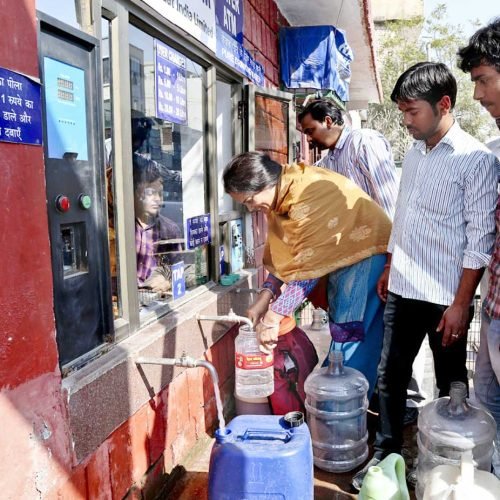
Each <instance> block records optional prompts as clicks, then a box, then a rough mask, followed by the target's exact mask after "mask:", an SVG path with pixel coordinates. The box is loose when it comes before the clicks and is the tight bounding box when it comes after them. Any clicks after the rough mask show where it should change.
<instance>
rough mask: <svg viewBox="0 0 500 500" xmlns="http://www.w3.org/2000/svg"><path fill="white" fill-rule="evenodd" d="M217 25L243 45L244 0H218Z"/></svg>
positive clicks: (216, 7)
mask: <svg viewBox="0 0 500 500" xmlns="http://www.w3.org/2000/svg"><path fill="white" fill-rule="evenodd" d="M215 15H216V19H215V20H216V23H217V24H216V26H217V28H220V29H221V30H222V31H225V32H226V33H227V34H228V35H229V36H230V37H232V38H233V39H234V40H236V41H237V42H238V43H239V44H241V45H243V2H242V0H217V2H215Z"/></svg>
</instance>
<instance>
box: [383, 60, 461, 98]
mask: <svg viewBox="0 0 500 500" xmlns="http://www.w3.org/2000/svg"><path fill="white" fill-rule="evenodd" d="M445 95H447V96H448V97H449V98H450V101H451V107H452V108H453V107H454V106H455V101H456V98H457V81H456V80H455V77H454V76H453V74H452V73H451V71H450V70H449V68H448V67H447V66H446V65H445V64H443V63H435V62H421V63H417V64H415V65H413V66H412V67H411V68H409V69H407V70H406V71H405V72H404V73H403V74H402V75H401V76H400V77H399V78H398V81H397V82H396V85H395V86H394V90H393V91H392V94H391V100H392V101H394V102H398V101H403V102H407V101H413V100H416V99H418V100H421V101H427V102H428V103H429V104H430V105H431V106H432V107H433V108H434V106H435V105H436V104H437V103H438V102H439V101H440V100H441V99H442V98H443V97H444V96H445Z"/></svg>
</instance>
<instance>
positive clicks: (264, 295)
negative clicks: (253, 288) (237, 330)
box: [246, 289, 273, 327]
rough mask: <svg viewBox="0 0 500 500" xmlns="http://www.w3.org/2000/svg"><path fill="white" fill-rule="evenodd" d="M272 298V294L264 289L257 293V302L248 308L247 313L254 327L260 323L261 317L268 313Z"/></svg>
mask: <svg viewBox="0 0 500 500" xmlns="http://www.w3.org/2000/svg"><path fill="white" fill-rule="evenodd" d="M272 298H273V296H272V294H271V293H270V292H268V291H266V290H265V289H264V290H262V291H261V292H260V293H259V295H257V299H256V300H255V302H254V303H253V304H252V305H251V306H250V307H249V308H248V309H247V312H246V315H247V317H248V318H249V319H250V320H251V322H252V323H253V326H254V327H256V326H257V325H258V323H259V321H260V320H261V318H262V317H263V316H264V314H266V312H267V310H268V309H269V304H270V303H271V299H272Z"/></svg>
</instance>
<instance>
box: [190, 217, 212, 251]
mask: <svg viewBox="0 0 500 500" xmlns="http://www.w3.org/2000/svg"><path fill="white" fill-rule="evenodd" d="M186 226H187V231H186V234H187V236H186V239H187V244H188V248H189V249H190V250H191V249H193V248H196V247H200V246H202V245H206V244H207V243H210V241H211V238H210V233H211V232H210V214H204V215H198V216H197V217H191V218H190V219H187V221H186Z"/></svg>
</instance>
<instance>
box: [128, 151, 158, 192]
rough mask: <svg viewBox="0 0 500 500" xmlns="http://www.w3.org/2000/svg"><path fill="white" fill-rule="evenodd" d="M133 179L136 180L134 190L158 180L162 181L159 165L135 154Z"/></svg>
mask: <svg viewBox="0 0 500 500" xmlns="http://www.w3.org/2000/svg"><path fill="white" fill-rule="evenodd" d="M132 177H133V180H134V189H138V188H139V187H140V186H141V184H151V183H153V182H156V181H157V180H158V179H162V175H161V171H160V169H159V167H158V164H157V163H156V162H155V161H153V160H150V159H149V158H146V157H144V156H142V155H140V154H138V153H134V155H133V171H132Z"/></svg>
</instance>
